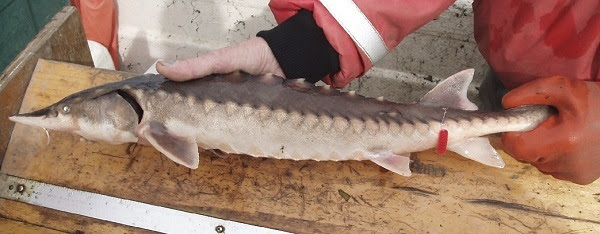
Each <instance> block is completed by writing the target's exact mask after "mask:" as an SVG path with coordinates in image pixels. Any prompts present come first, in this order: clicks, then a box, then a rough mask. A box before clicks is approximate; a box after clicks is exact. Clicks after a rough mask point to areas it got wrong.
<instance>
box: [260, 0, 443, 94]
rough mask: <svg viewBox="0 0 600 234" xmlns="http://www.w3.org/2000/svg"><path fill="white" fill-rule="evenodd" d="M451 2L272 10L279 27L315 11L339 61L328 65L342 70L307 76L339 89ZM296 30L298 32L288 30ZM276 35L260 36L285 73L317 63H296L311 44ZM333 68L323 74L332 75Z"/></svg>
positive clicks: (300, 2) (297, 2) (318, 4)
mask: <svg viewBox="0 0 600 234" xmlns="http://www.w3.org/2000/svg"><path fill="white" fill-rule="evenodd" d="M453 2H454V0H432V1H417V0H390V1H384V2H377V3H375V2H373V1H369V0H354V1H352V0H322V1H317V0H312V1H306V0H272V1H271V2H270V3H269V6H270V7H271V10H272V11H273V14H274V15H275V19H276V20H277V22H279V23H282V22H285V21H286V20H288V19H290V18H293V17H296V16H297V14H298V12H299V11H301V10H306V11H310V12H312V19H313V20H314V23H315V24H316V26H318V28H320V29H321V30H322V34H323V35H324V37H325V39H326V41H327V42H328V43H329V44H330V45H331V48H332V49H333V50H334V51H336V52H337V56H336V57H337V58H338V62H337V63H335V62H332V63H329V64H331V65H338V64H339V65H338V66H339V71H337V72H335V73H328V74H327V75H326V76H325V77H317V78H315V77H308V78H309V79H311V80H314V79H321V78H324V81H325V82H326V83H328V84H330V85H332V86H333V87H336V88H341V87H344V86H346V85H347V84H348V83H350V81H351V80H352V79H354V78H356V77H359V76H361V75H363V74H364V73H365V72H367V71H368V70H369V69H370V68H371V67H372V66H373V64H374V63H376V62H377V61H379V60H380V59H381V58H383V56H385V55H386V54H387V53H388V52H390V51H392V50H393V49H394V48H395V47H396V46H397V45H398V44H399V43H400V42H401V41H402V39H404V37H406V36H407V35H409V34H410V33H412V32H414V31H416V30H417V29H418V28H420V27H422V26H423V25H425V24H426V23H428V22H429V21H431V20H433V19H434V18H435V17H437V16H438V15H439V14H441V13H442V12H443V11H444V10H446V9H447V8H448V7H449V6H450V5H451V4H452V3H453ZM276 30H277V29H273V30H271V31H276ZM294 30H295V31H296V32H295V33H294V32H290V31H294ZM304 30H305V29H304V28H301V27H295V28H288V29H285V30H280V31H281V32H284V33H287V34H301V33H302V32H303V31H304ZM273 34H275V35H269V34H262V35H261V34H259V36H262V37H264V38H265V39H266V41H267V42H268V43H269V45H270V46H271V48H275V49H274V52H275V57H277V60H278V61H279V62H280V64H281V66H282V68H283V71H284V73H286V75H287V73H290V74H294V76H302V75H303V73H301V72H297V70H310V69H311V67H312V66H313V65H312V64H310V62H308V63H304V62H302V61H298V60H293V58H294V57H296V56H295V55H296V54H297V53H299V52H302V51H308V50H310V48H308V47H310V44H308V43H306V44H303V42H302V41H296V42H294V43H296V45H290V43H286V40H289V39H288V38H285V37H281V36H280V34H279V35H278V34H277V33H273ZM278 45H284V46H278ZM298 48H299V49H298ZM278 54H281V55H278ZM299 57H302V56H299ZM330 58H331V55H328V56H327V57H326V59H330ZM316 59H319V58H316ZM334 68H335V67H329V68H327V69H322V70H325V71H331V70H333V69H334ZM286 70H287V71H289V72H286ZM311 75H312V74H311ZM305 77H306V76H305Z"/></svg>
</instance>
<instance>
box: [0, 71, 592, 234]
mask: <svg viewBox="0 0 600 234" xmlns="http://www.w3.org/2000/svg"><path fill="white" fill-rule="evenodd" d="M123 77H124V75H123V74H112V73H108V72H105V71H101V70H96V69H92V68H87V67H82V66H77V65H73V64H65V63H58V62H51V61H43V60H42V61H40V63H38V65H37V67H36V70H35V72H34V75H33V77H32V80H31V83H30V85H29V87H28V90H27V92H26V94H25V97H24V100H23V105H22V107H21V112H25V111H32V110H36V109H39V108H41V107H44V106H46V105H49V104H51V103H53V102H55V101H58V100H60V99H61V98H63V97H64V96H66V95H68V94H70V93H73V92H76V91H79V90H81V89H84V88H86V87H90V86H93V85H98V84H102V83H106V82H109V81H116V80H120V79H122V78H123ZM46 143H47V139H46V134H45V132H44V131H43V130H42V129H38V128H31V127H27V126H23V125H20V124H17V125H16V126H15V129H14V131H13V135H12V138H11V141H10V143H9V146H8V149H7V154H6V158H5V160H4V163H3V165H2V169H1V170H2V172H4V173H8V174H11V175H15V176H19V177H24V178H29V179H34V180H39V181H43V182H46V183H51V184H57V185H61V186H67V187H71V188H75V189H81V190H86V191H91V192H98V193H102V194H107V195H111V196H117V197H121V198H127V199H132V200H136V201H141V202H147V203H151V204H155V205H160V206H166V207H171V208H176V209H181V210H186V211H190V212H196V213H201V214H207V215H211V216H216V217H220V218H226V219H232V220H237V221H242V222H247V223H251V224H257V225H261V226H267V227H272V228H277V229H282V230H287V231H292V232H300V233H314V232H339V231H342V232H361V233H362V232H364V231H368V232H386V233H403V232H409V233H421V232H467V231H468V232H473V231H485V232H491V233H507V232H508V233H516V232H545V233H565V232H578V233H581V232H584V233H585V232H593V231H594V230H600V183H599V182H596V183H594V184H592V185H588V186H579V185H575V184H571V183H569V182H563V181H558V180H555V179H553V178H551V177H549V176H545V175H543V174H541V173H539V172H538V171H537V170H536V169H535V168H533V167H531V166H528V165H525V164H521V163H518V162H516V161H515V160H513V159H512V158H510V157H509V156H507V155H505V154H503V157H504V159H505V161H506V163H507V166H506V168H505V169H496V168H491V167H487V166H484V165H481V164H478V163H475V162H472V161H469V160H467V159H464V158H461V157H459V156H457V155H454V154H446V155H445V156H437V155H435V154H434V153H432V152H429V151H428V152H422V153H418V154H414V155H413V160H414V163H413V165H412V169H413V172H414V175H413V176H412V177H402V176H399V175H396V174H394V173H391V172H388V171H386V170H385V169H382V168H380V167H379V166H377V165H375V164H373V163H371V162H358V161H351V162H314V161H291V160H276V159H263V158H253V157H250V156H245V155H231V156H229V157H227V158H219V157H215V156H211V155H210V154H208V153H201V157H200V167H199V168H198V169H196V170H189V169H187V168H184V167H182V166H178V165H176V164H175V163H173V162H171V161H170V160H168V159H167V158H166V157H165V156H162V155H161V154H160V153H159V152H158V151H156V150H154V149H153V148H151V147H143V146H137V145H134V144H130V145H117V146H114V145H108V144H104V143H92V142H86V141H81V140H80V138H79V137H77V136H75V135H71V134H67V133H59V132H50V144H48V145H47V144H46ZM307 147H310V146H307Z"/></svg>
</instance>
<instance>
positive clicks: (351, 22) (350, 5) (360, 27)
mask: <svg viewBox="0 0 600 234" xmlns="http://www.w3.org/2000/svg"><path fill="white" fill-rule="evenodd" d="M321 3H322V4H323V6H325V8H327V10H328V11H329V13H330V14H331V15H332V16H333V18H335V20H337V22H338V23H339V24H340V25H341V26H342V28H344V30H345V31H346V33H348V35H350V37H351V38H352V40H354V42H355V43H356V45H358V47H359V48H360V49H361V50H362V51H363V52H364V53H365V54H366V55H367V57H369V60H371V63H372V64H374V63H376V62H377V61H379V60H380V59H382V58H383V57H384V56H385V55H386V54H387V52H388V51H387V46H386V45H385V42H384V41H383V39H382V38H381V35H379V32H377V29H376V28H375V27H374V26H373V24H371V21H369V19H368V18H367V17H366V16H365V15H364V14H363V13H362V11H360V9H359V8H358V6H357V5H356V4H355V3H354V2H353V1H352V0H321ZM373 4H378V3H375V2H374V3H373Z"/></svg>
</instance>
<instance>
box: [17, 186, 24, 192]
mask: <svg viewBox="0 0 600 234" xmlns="http://www.w3.org/2000/svg"><path fill="white" fill-rule="evenodd" d="M17 192H19V193H23V192H25V185H22V184H19V185H17Z"/></svg>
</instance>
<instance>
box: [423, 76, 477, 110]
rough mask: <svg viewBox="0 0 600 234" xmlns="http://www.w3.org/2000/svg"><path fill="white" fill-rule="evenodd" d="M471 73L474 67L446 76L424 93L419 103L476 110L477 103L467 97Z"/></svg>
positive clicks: (471, 77)
mask: <svg viewBox="0 0 600 234" xmlns="http://www.w3.org/2000/svg"><path fill="white" fill-rule="evenodd" d="M473 74H475V69H472V68H470V69H466V70H463V71H460V72H458V73H456V74H454V75H452V76H450V77H448V78H446V79H445V80H444V81H442V82H440V83H439V84H438V85H436V86H435V88H433V89H432V90H430V91H429V92H428V93H427V94H425V96H423V98H421V101H419V104H421V105H426V106H435V107H448V108H454V109H461V110H477V105H475V104H473V103H472V102H471V101H469V99H468V98H467V91H468V90H469V84H470V83H471V81H472V80H473Z"/></svg>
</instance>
